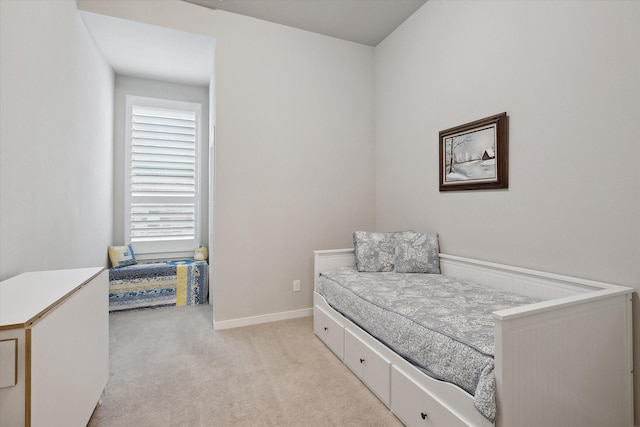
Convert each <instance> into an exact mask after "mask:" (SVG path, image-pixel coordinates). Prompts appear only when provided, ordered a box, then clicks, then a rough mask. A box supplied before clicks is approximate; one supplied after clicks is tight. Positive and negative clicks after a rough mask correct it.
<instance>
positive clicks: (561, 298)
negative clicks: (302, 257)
mask: <svg viewBox="0 0 640 427" xmlns="http://www.w3.org/2000/svg"><path fill="white" fill-rule="evenodd" d="M356 247H357V246H356ZM314 254H315V278H316V283H315V292H314V332H315V334H316V335H317V336H318V337H319V338H320V339H321V340H322V341H323V342H324V343H325V344H326V345H327V346H328V347H329V348H330V349H331V350H332V351H333V352H334V353H335V354H336V355H337V356H338V357H339V358H340V359H341V360H343V361H344V363H345V364H346V365H347V366H348V367H349V368H350V369H351V370H352V371H353V372H354V373H355V374H356V375H357V376H358V377H359V378H360V379H361V380H362V381H363V382H364V383H365V384H366V385H367V386H368V387H369V388H370V389H371V390H372V391H373V392H374V393H375V394H376V395H377V396H378V397H379V398H380V400H381V401H382V402H384V403H385V405H387V406H388V407H389V408H390V409H391V410H392V411H393V412H394V414H395V415H396V416H397V417H398V418H399V419H400V420H401V421H402V422H403V423H405V424H406V425H409V426H435V427H439V426H440V427H456V426H481V427H488V426H492V425H496V426H498V427H507V426H508V427H527V426H532V427H539V426H545V427H546V426H549V427H551V426H558V427H571V426H576V427H577V426H580V427H584V426H594V427H596V426H598V427H600V426H632V425H633V373H632V366H633V362H632V334H631V293H632V289H630V288H627V287H623V286H616V285H610V284H605V283H600V282H594V281H589V280H584V279H578V278H572V277H566V276H560V275H555V274H549V273H543V272H539V271H534V270H527V269H522V268H517V267H510V266H506V265H500V264H495V263H489V262H484V261H479V260H473V259H468V258H462V257H456V256H452V255H445V254H439V255H438V256H437V258H438V261H439V269H440V270H441V273H442V275H444V276H447V277H448V279H447V278H444V279H443V278H442V275H440V274H434V275H433V276H438V277H439V278H440V280H442V281H443V283H444V286H445V287H446V286H447V284H451V283H454V284H456V285H455V286H457V284H458V283H459V282H460V281H461V280H462V281H470V282H475V283H477V284H480V285H482V286H481V287H485V288H491V289H497V290H499V291H498V292H502V291H506V292H508V293H509V294H519V296H520V297H521V299H520V300H519V302H518V296H516V297H515V298H516V303H515V305H516V306H513V304H512V308H506V309H499V310H497V311H494V312H492V313H490V314H489V316H488V318H489V319H490V321H491V320H492V321H493V322H494V325H493V331H492V332H493V333H492V335H493V340H494V342H493V345H488V346H486V348H480V350H481V351H476V352H475V354H474V349H473V348H472V350H470V351H467V353H464V351H463V352H459V351H458V350H459V349H456V348H454V347H456V346H460V345H461V344H469V343H471V346H472V347H473V345H476V348H475V350H478V348H479V347H481V344H478V342H476V341H474V340H475V338H476V337H475V336H473V333H474V331H475V330H472V331H471V335H466V336H463V337H462V338H461V337H460V336H459V335H456V334H458V333H459V332H456V331H451V330H450V329H447V327H448V326H446V325H444V326H443V325H434V324H433V323H428V321H425V320H424V319H420V320H415V319H412V318H411V316H412V313H410V311H412V310H413V309H409V308H407V307H406V306H405V305H403V304H400V305H398V304H396V305H395V306H394V305H393V304H392V305H391V306H388V307H385V306H384V305H383V302H382V301H380V300H378V298H381V295H382V294H383V293H384V292H382V291H379V292H378V293H377V294H376V293H375V291H374V295H373V296H371V295H369V296H366V297H364V299H365V300H368V301H369V302H370V303H372V304H369V307H368V308H367V307H366V303H365V305H364V307H365V308H357V307H356V308H355V309H354V306H355V305H356V304H357V303H356V300H357V299H358V298H360V297H356V296H355V293H356V292H357V291H358V289H355V290H354V289H348V290H347V291H346V295H347V296H346V297H345V299H343V300H342V302H341V300H339V299H338V300H336V299H335V294H336V292H339V291H338V290H337V289H338V288H340V287H341V285H336V282H337V281H339V277H337V276H340V275H343V276H345V275H347V276H349V275H350V274H352V273H353V271H354V268H353V267H349V266H352V265H354V264H355V259H356V257H355V254H354V250H353V249H340V250H328V251H315V252H314ZM340 267H349V268H346V269H342V270H338V271H337V273H331V274H327V275H322V273H327V272H330V271H332V270H336V269H339V268H340ZM363 274H364V276H365V282H364V283H360V285H358V284H357V280H356V279H353V278H349V279H347V282H348V281H355V282H356V285H355V288H359V289H362V288H367V287H372V288H375V287H376V286H379V285H378V284H375V285H372V283H373V282H371V280H373V279H372V278H371V276H375V275H376V274H380V273H363ZM403 274H405V276H403V277H402V278H400V279H398V280H399V282H398V280H396V282H395V283H396V285H397V284H398V283H405V284H406V283H407V282H410V280H408V277H409V276H416V274H411V273H409V274H408V275H407V273H398V272H393V271H388V272H383V273H381V274H380V275H381V277H384V276H385V275H386V276H394V275H396V276H398V275H403ZM336 275H337V276H336ZM367 275H368V276H367ZM425 276H431V274H425ZM349 277H351V276H349ZM451 278H455V279H451ZM396 279H397V277H396ZM376 280H377V279H376ZM331 286H333V289H332V288H331ZM426 286H429V285H426ZM473 286H475V285H473ZM419 287H420V286H417V288H419ZM400 288H403V286H396V288H395V290H394V292H396V295H394V298H393V299H395V297H396V296H398V295H397V292H399V291H398V289H400ZM409 288H410V289H412V290H411V292H413V291H415V289H416V287H413V288H411V287H409ZM320 292H323V293H325V295H327V296H328V298H329V299H333V300H332V303H333V304H334V305H336V306H337V307H334V306H332V305H330V304H329V303H328V302H327V299H325V297H324V296H323V295H321V294H320ZM435 293H438V292H435ZM466 295H467V293H466V291H465V292H464V293H463V295H462V297H464V296H466ZM413 297H415V295H412V298H413ZM361 299H363V298H361ZM476 300H477V298H476ZM435 304H436V307H437V304H438V303H437V302H436V303H435ZM376 311H378V312H382V316H383V317H381V318H375V317H373V316H374V314H375V312H376ZM430 311H431V312H433V311H438V310H437V308H436V309H434V308H433V307H432V308H431V310H430ZM452 316H454V317H455V315H452V314H451V313H448V314H447V315H446V317H452ZM393 317H396V318H398V319H400V320H401V322H400V324H402V321H404V322H405V324H408V325H410V326H409V327H408V329H407V330H396V331H395V332H393V331H392V332H388V331H387V332H386V334H387V335H385V332H384V331H385V330H386V329H385V328H387V326H388V325H389V324H391V322H392V320H393V319H392V318H393ZM440 320H442V319H440ZM485 320H486V319H483V318H482V317H481V316H480V317H478V318H474V319H473V321H476V322H479V323H482V322H483V321H485ZM431 321H432V322H433V319H432V320H431ZM421 322H422V323H424V324H426V325H427V330H428V332H429V333H431V335H427V336H426V337H425V336H422V335H419V333H418V332H417V330H416V328H414V326H415V324H417V323H421ZM436 323H437V322H436ZM411 325H413V326H411ZM363 328H367V330H365V329H363ZM471 329H473V328H471ZM490 329H491V328H490ZM381 331H383V332H381ZM476 332H477V331H476ZM376 334H377V335H376ZM437 334H440V335H437ZM394 337H396V338H397V339H394ZM393 341H397V342H393ZM438 341H439V342H440V344H442V345H443V346H444V348H447V349H449V350H448V351H449V353H450V354H449V355H447V351H445V356H444V357H442V356H436V362H438V361H439V362H440V363H439V364H438V363H436V364H435V365H428V366H426V367H425V366H424V364H423V363H422V362H421V361H420V360H418V359H421V357H422V358H424V359H429V355H426V356H420V355H419V354H418V355H416V354H411V355H407V354H406V351H408V350H407V348H408V347H411V344H415V343H418V345H419V346H420V345H421V346H422V347H428V348H432V347H434V346H435V347H437V345H435V344H434V343H436V342H438ZM398 344H400V348H399V349H398V348H397V345H398ZM403 344H404V347H403V346H402V345H403ZM391 345H394V346H396V351H394V350H392V349H391V347H390V346H391ZM447 346H448V347H447ZM401 354H402V355H401ZM449 356H450V357H449ZM487 357H488V358H489V359H487ZM431 358H432V359H433V358H434V356H433V355H432V356H431ZM469 358H478V359H483V360H484V362H482V361H481V365H475V366H476V368H477V366H481V367H482V366H484V367H485V368H486V370H490V368H493V374H494V375H495V381H494V384H495V386H494V389H495V395H491V396H494V397H491V398H493V399H495V406H494V408H497V411H496V412H495V419H494V420H492V419H491V418H493V417H492V413H491V410H490V406H491V405H489V409H487V406H486V404H487V402H488V401H490V400H491V398H488V397H487V396H488V395H487V394H486V393H485V394H484V396H483V397H481V398H480V399H478V398H477V396H474V393H475V394H476V395H478V394H482V393H479V391H480V390H476V387H478V388H479V389H482V391H483V392H487V390H488V389H489V392H490V391H491V390H490V388H491V387H488V388H487V385H486V384H490V383H491V379H492V376H491V373H490V372H486V370H485V371H484V372H482V374H483V375H484V376H483V375H478V378H479V379H480V382H479V383H478V382H477V381H476V382H475V383H472V385H469V384H468V383H465V380H456V379H455V378H454V379H453V380H452V379H451V378H449V377H447V376H446V375H444V374H443V372H444V371H447V370H449V371H451V372H453V373H454V377H455V376H456V375H455V374H457V373H459V372H460V370H463V369H466V368H464V367H460V365H459V363H460V362H461V361H462V364H461V365H465V363H466V362H469V360H468V359H469ZM456 359H457V360H456ZM487 360H489V361H488V362H487ZM482 363H484V365H482ZM471 365H473V363H471ZM494 365H495V366H494ZM480 370H481V371H482V369H480ZM478 378H476V380H477V379H478ZM483 379H484V381H485V383H484V384H483V382H482V381H483ZM453 382H455V383H458V384H459V385H456V384H454V383H453ZM489 395H490V393H489ZM489 403H490V402H489Z"/></svg>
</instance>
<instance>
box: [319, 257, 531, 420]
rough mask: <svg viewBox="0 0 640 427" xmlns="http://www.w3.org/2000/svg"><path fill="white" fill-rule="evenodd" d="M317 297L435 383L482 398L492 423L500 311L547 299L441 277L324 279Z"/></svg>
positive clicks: (340, 273) (348, 274)
mask: <svg viewBox="0 0 640 427" xmlns="http://www.w3.org/2000/svg"><path fill="white" fill-rule="evenodd" d="M316 290H317V291H318V293H320V294H321V295H322V296H323V297H324V298H325V299H326V301H327V302H328V303H329V305H331V306H332V307H333V308H335V309H336V310H337V311H339V312H340V313H342V314H344V315H345V316H346V317H348V318H349V319H351V320H352V321H353V322H355V323H356V324H358V325H359V326H360V327H362V328H363V329H364V330H366V331H367V332H369V333H370V334H371V335H373V336H374V337H376V338H377V339H378V340H380V341H382V342H383V343H384V344H385V345H387V346H388V347H390V348H391V349H392V350H394V351H395V352H396V353H398V354H400V355H401V356H403V357H404V358H405V359H407V360H409V361H410V362H411V363H413V364H415V365H416V366H418V367H419V368H420V369H421V370H422V371H423V372H425V373H426V374H427V375H430V376H432V377H434V378H437V379H440V380H443V381H448V382H451V383H453V384H456V385H458V386H459V387H461V388H462V389H464V390H465V391H467V392H468V393H470V394H471V395H473V396H474V404H475V406H476V408H477V409H478V410H479V411H480V413H482V414H483V415H484V416H485V417H486V418H487V419H488V420H490V421H492V422H493V421H494V420H495V415H496V403H495V376H494V373H493V367H494V361H493V354H494V337H493V328H494V321H493V317H492V313H493V312H494V311H498V310H502V309H506V308H512V307H518V306H522V305H527V304H531V303H535V302H539V301H540V300H539V299H535V298H531V297H528V296H523V295H518V294H515V293H510V292H506V291H502V290H498V289H493V288H490V287H486V286H482V285H480V284H477V283H473V282H467V281H460V280H457V279H454V278H451V277H446V276H443V275H440V274H423V273H395V272H382V273H359V272H358V271H357V270H356V269H355V267H343V268H340V269H337V270H334V271H330V272H326V273H322V274H321V275H320V278H319V279H318V282H317V286H316Z"/></svg>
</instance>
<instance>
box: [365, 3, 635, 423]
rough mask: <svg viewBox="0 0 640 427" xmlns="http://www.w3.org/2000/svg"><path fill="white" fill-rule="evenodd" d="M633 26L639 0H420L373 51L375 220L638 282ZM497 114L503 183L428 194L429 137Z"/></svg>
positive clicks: (534, 262)
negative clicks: (505, 143) (505, 140)
mask: <svg viewBox="0 0 640 427" xmlns="http://www.w3.org/2000/svg"><path fill="white" fill-rule="evenodd" d="M638 22H640V2H614V1H611V2H608V1H607V2H604V1H602V2H596V1H592V2H527V1H518V2H504V1H496V2H492V1H483V2H475V1H455V2H450V1H447V2H445V1H433V0H431V1H429V2H427V3H426V4H425V6H423V7H422V8H421V9H420V10H418V11H417V12H416V13H415V14H414V15H413V16H412V17H411V18H410V19H409V20H408V21H407V22H405V24H404V25H402V26H401V27H400V28H399V29H398V30H397V31H395V32H394V33H393V34H392V35H391V36H390V37H389V38H387V39H386V40H385V41H384V42H383V43H382V44H381V45H379V46H378V47H377V48H376V51H375V55H376V59H375V69H376V81H375V94H376V116H375V118H376V221H377V228H379V229H388V230H394V229H402V228H409V227H411V228H414V229H417V230H433V231H437V232H439V233H440V242H441V246H442V250H443V252H446V253H452V254H456V255H463V256H469V257H474V258H480V259H485V260H489V261H494V262H501V263H506V264H512V265H517V266H523V267H529V268H534V269H541V270H545V271H551V272H557V273H562V274H568V275H574V276H579V277H586V278H590V279H595V280H602V281H608V282H613V283H618V284H622V285H628V286H633V287H635V288H636V289H640V280H639V278H640V263H639V262H638V260H639V259H640V173H639V168H638V166H637V164H638V160H639V158H640V120H639V118H640V55H638V52H639V48H640V26H638ZM503 111H506V112H507V113H508V114H509V117H510V132H509V150H510V153H509V168H510V172H509V189H508V190H504V191H471V192H444V193H440V192H439V191H438V132H439V131H441V130H444V129H447V128H450V127H453V126H457V125H461V124H464V123H468V122H471V121H473V120H477V119H480V118H483V117H487V116H490V115H493V114H497V113H501V112H503ZM639 311H640V310H639V307H638V304H635V312H636V316H635V322H634V323H635V330H636V331H639V330H640V322H639V321H638V319H640V316H638V312H639ZM636 335H637V336H636V340H635V342H636V351H635V354H636V357H638V355H640V339H639V338H640V335H638V334H636ZM637 361H640V359H638V360H637ZM636 371H637V369H636ZM638 383H640V382H639V381H636V401H638V398H639V397H640V390H639V389H638ZM636 413H637V414H640V406H639V405H638V404H636Z"/></svg>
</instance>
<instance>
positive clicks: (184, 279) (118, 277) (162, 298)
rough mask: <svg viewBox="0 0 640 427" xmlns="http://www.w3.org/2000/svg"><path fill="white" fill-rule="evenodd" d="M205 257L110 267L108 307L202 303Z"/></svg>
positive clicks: (206, 279)
mask: <svg viewBox="0 0 640 427" xmlns="http://www.w3.org/2000/svg"><path fill="white" fill-rule="evenodd" d="M207 276H208V264H207V262H206V261H194V260H183V261H169V262H162V263H151V264H135V265H128V266H124V267H117V268H111V269H109V311H110V312H115V311H125V310H138V309H142V308H158V307H169V306H182V305H192V304H204V303H206V302H207V295H208V289H207V288H208V277H207Z"/></svg>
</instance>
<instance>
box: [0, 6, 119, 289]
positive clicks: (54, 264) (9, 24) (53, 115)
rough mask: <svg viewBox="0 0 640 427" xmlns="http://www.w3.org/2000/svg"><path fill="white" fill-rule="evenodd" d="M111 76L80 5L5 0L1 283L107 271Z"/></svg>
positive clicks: (0, 24)
mask: <svg viewBox="0 0 640 427" xmlns="http://www.w3.org/2000/svg"><path fill="white" fill-rule="evenodd" d="M112 122H113V73H112V72H111V69H110V67H109V66H108V65H107V63H106V62H105V61H104V60H103V58H102V57H101V56H100V55H99V54H98V52H97V50H96V48H95V47H94V45H93V41H92V39H91V37H90V36H89V34H88V32H87V30H86V28H85V26H84V24H83V22H82V20H81V19H80V17H79V15H78V12H77V9H76V4H75V2H73V1H29V2H22V1H14V0H8V1H5V0H3V1H0V279H6V278H9V277H11V276H14V275H16V274H18V273H22V272H25V271H31V270H46V269H60V268H74V267H86V266H106V265H107V245H109V243H110V241H111V235H112V222H113V221H112V201H113V173H112V160H113V154H112V138H113V129H112Z"/></svg>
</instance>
